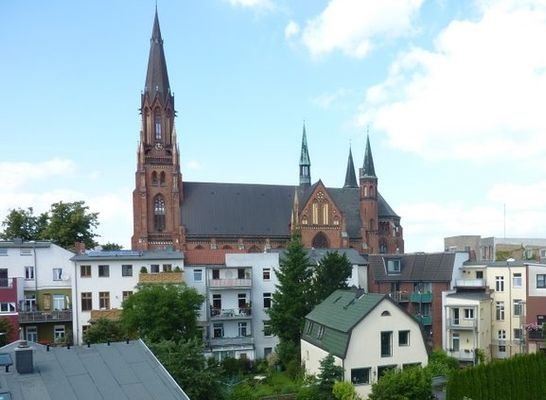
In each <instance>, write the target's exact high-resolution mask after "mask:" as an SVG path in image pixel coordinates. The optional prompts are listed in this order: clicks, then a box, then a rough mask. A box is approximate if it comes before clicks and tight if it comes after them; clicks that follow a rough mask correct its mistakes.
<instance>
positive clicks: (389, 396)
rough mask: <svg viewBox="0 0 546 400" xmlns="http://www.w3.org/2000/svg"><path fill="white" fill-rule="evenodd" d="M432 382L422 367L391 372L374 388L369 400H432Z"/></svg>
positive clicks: (375, 384)
mask: <svg viewBox="0 0 546 400" xmlns="http://www.w3.org/2000/svg"><path fill="white" fill-rule="evenodd" d="M431 385H432V381H431V376H430V375H429V373H428V372H427V371H426V370H425V369H423V368H420V367H415V368H407V369H404V370H402V371H398V370H395V369H393V370H390V371H388V372H387V373H385V375H383V376H382V377H381V378H380V379H379V381H378V382H377V383H374V384H373V386H372V392H371V394H370V396H369V397H368V399H369V400H430V399H431V398H432V386H431Z"/></svg>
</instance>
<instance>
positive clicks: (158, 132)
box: [154, 111, 161, 142]
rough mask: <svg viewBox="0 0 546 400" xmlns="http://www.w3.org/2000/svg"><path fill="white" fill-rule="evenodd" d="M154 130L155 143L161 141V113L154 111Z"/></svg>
mask: <svg viewBox="0 0 546 400" xmlns="http://www.w3.org/2000/svg"><path fill="white" fill-rule="evenodd" d="M154 128H155V140H156V142H158V141H160V140H161V113H160V112H159V111H156V112H155V114H154Z"/></svg>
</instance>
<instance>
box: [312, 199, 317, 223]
mask: <svg viewBox="0 0 546 400" xmlns="http://www.w3.org/2000/svg"><path fill="white" fill-rule="evenodd" d="M317 224H318V203H317V202H316V201H315V202H313V225H317Z"/></svg>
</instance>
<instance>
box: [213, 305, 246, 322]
mask: <svg viewBox="0 0 546 400" xmlns="http://www.w3.org/2000/svg"><path fill="white" fill-rule="evenodd" d="M251 318H252V309H251V308H222V309H220V308H211V309H210V319H211V320H215V321H218V320H233V319H251Z"/></svg>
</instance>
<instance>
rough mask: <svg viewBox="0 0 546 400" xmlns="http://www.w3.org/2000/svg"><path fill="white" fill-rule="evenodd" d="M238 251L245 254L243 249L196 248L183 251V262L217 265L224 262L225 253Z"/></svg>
mask: <svg viewBox="0 0 546 400" xmlns="http://www.w3.org/2000/svg"><path fill="white" fill-rule="evenodd" d="M228 253H239V254H246V252H245V251H243V250H235V249H217V250H211V249H196V250H185V251H184V263H185V264H189V265H192V264H205V265H218V264H225V263H226V254H228Z"/></svg>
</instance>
